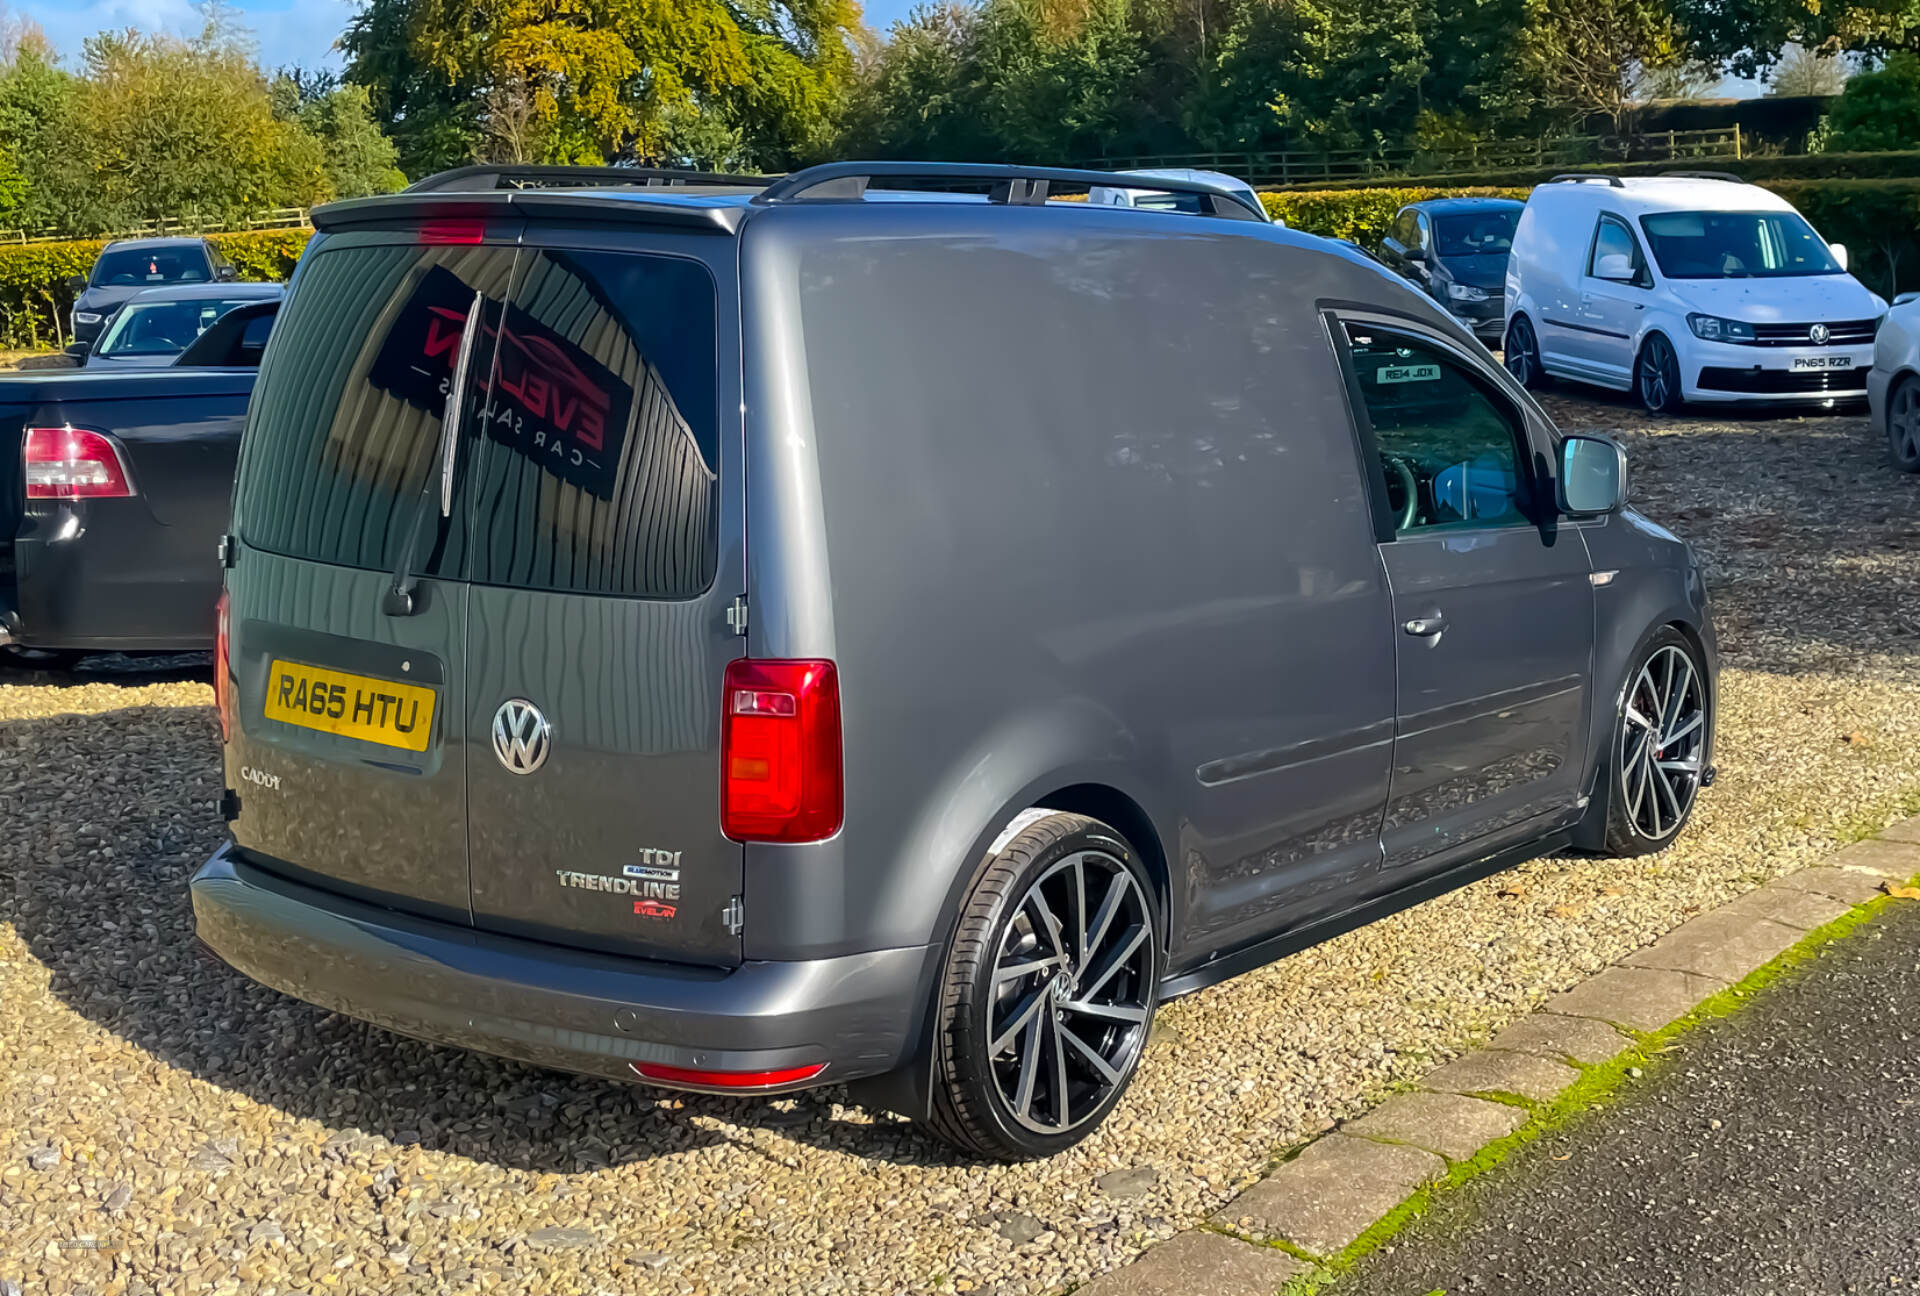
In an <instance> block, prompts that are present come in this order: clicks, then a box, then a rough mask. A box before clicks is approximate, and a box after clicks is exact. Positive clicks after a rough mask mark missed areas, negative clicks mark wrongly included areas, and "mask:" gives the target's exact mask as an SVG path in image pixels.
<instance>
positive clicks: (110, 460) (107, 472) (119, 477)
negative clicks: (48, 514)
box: [22, 427, 133, 499]
mask: <svg viewBox="0 0 1920 1296" xmlns="http://www.w3.org/2000/svg"><path fill="white" fill-rule="evenodd" d="M22 457H23V459H24V460H25V465H26V479H27V498H28V499H110V498H114V497H118V496H126V495H131V494H133V483H132V481H131V480H130V479H129V478H128V476H127V461H126V460H125V459H124V458H123V457H122V456H121V454H120V447H119V446H117V445H115V444H114V443H113V439H112V438H111V437H107V436H102V435H101V434H100V433H98V432H88V431H85V430H83V429H81V428H70V427H64V428H28V429H27V434H26V442H25V448H24V451H23V454H22Z"/></svg>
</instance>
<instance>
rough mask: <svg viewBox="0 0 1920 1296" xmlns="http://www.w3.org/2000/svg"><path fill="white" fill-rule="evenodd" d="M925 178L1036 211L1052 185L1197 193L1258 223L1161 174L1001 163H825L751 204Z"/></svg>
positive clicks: (1227, 198) (1235, 200) (1193, 183)
mask: <svg viewBox="0 0 1920 1296" xmlns="http://www.w3.org/2000/svg"><path fill="white" fill-rule="evenodd" d="M893 179H903V180H928V181H934V182H938V183H940V184H944V185H947V186H949V187H951V186H955V185H980V184H983V183H984V184H986V185H987V186H988V189H987V200H988V201H989V202H995V203H1006V204H1008V205H1010V206H1015V207H1037V206H1040V205H1041V204H1043V203H1045V202H1046V201H1047V195H1048V193H1049V191H1050V190H1051V188H1052V186H1054V185H1062V186H1065V187H1067V188H1074V189H1078V188H1088V189H1092V188H1108V189H1137V190H1141V191H1143V192H1148V193H1184V194H1196V195H1199V196H1200V197H1203V198H1206V199H1208V200H1210V201H1209V203H1208V207H1209V208H1210V210H1209V211H1208V213H1207V214H1208V215H1212V216H1220V217H1224V218H1226V219H1228V220H1261V219H1263V217H1264V213H1256V212H1255V211H1254V210H1253V209H1252V208H1251V207H1250V206H1248V205H1247V203H1246V202H1245V201H1244V200H1242V199H1241V198H1239V197H1237V196H1235V195H1234V194H1233V193H1231V192H1230V191H1228V190H1226V189H1222V188H1220V187H1219V186H1218V185H1211V184H1207V183H1205V182H1204V181H1199V180H1175V179H1171V178H1166V177H1162V176H1134V175H1123V174H1118V173H1115V172H1112V171H1083V170H1077V169H1073V168H1068V167H1030V166H1011V165H1007V164H1004V163H999V162H827V163H823V164H821V165H820V166H812V167H808V168H806V169H805V170H803V171H796V172H794V173H793V174H792V175H789V176H783V177H781V178H780V179H778V180H776V181H774V182H773V183H771V184H769V185H768V186H767V187H766V188H765V189H763V190H761V191H760V192H759V193H757V194H755V195H754V196H753V201H754V202H755V203H779V202H792V201H795V200H796V199H811V200H822V199H836V198H837V199H848V198H854V199H858V198H863V197H865V196H866V192H867V189H868V188H869V187H870V186H871V185H872V184H873V182H874V181H876V180H893Z"/></svg>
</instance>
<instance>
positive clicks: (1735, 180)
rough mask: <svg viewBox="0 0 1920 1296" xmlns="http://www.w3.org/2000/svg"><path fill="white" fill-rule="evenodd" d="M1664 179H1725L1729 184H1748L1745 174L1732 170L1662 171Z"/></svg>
mask: <svg viewBox="0 0 1920 1296" xmlns="http://www.w3.org/2000/svg"><path fill="white" fill-rule="evenodd" d="M1660 178H1661V179H1662V180H1724V181H1726V182H1727V183H1728V184H1746V183H1747V178H1746V177H1745V176H1737V175H1735V174H1733V173H1732V172H1731V171H1662V172H1661V173H1660Z"/></svg>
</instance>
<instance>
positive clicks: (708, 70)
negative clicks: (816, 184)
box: [341, 0, 862, 170]
mask: <svg viewBox="0 0 1920 1296" xmlns="http://www.w3.org/2000/svg"><path fill="white" fill-rule="evenodd" d="M861 30H862V29H861V28H860V14H859V8H858V5H857V3H856V0H368V3H367V4H366V5H364V6H363V7H362V9H361V10H360V12H359V13H358V14H357V15H356V16H355V17H354V19H353V20H352V22H351V23H350V24H349V26H348V29H347V32H346V35H345V36H343V37H342V39H341V47H342V48H343V49H344V50H345V51H346V53H347V79H348V80H349V81H351V82H353V83H355V84H357V85H362V86H365V87H366V88H367V89H368V91H369V93H370V102H371V105H372V108H373V111H374V112H375V114H376V116H377V117H378V119H379V120H380V121H381V122H382V123H384V124H385V125H386V126H387V127H388V128H389V129H390V130H391V131H392V133H393V136H394V138H395V141H396V143H397V144H398V145H399V146H400V150H401V161H402V163H403V165H405V166H406V167H408V168H409V169H414V170H426V169H429V168H431V167H438V166H446V165H453V164H457V163H458V162H462V161H467V160H470V159H472V158H475V157H482V158H488V159H494V160H514V161H541V162H576V161H605V160H619V159H653V158H661V157H667V156H672V155H673V150H674V147H675V146H674V141H673V139H672V138H671V135H670V129H669V128H670V126H672V125H675V124H678V126H679V127H680V129H682V130H683V131H684V130H686V129H690V124H691V123H692V122H694V121H695V120H696V117H695V116H692V115H690V114H697V120H699V121H700V124H701V128H702V129H703V130H706V131H707V132H708V133H707V134H706V135H704V136H702V137H701V138H702V139H704V140H706V141H707V142H708V143H710V142H711V140H712V138H713V136H712V134H711V130H710V129H709V128H712V127H715V126H717V127H719V128H720V129H722V130H730V131H735V132H737V133H738V134H739V136H740V145H739V150H738V151H739V153H740V154H741V155H742V156H743V157H744V158H751V159H753V160H756V161H759V162H761V163H764V164H778V163H782V162H785V161H787V160H789V159H791V158H794V157H796V156H799V155H802V154H804V153H806V152H807V151H809V150H811V149H819V148H822V147H824V146H825V141H826V140H827V138H828V130H829V127H830V125H831V123H832V121H833V118H834V115H835V111H836V109H837V107H838V104H839V101H840V96H841V93H842V90H843V88H844V86H845V83H846V81H847V80H848V78H849V77H850V75H851V72H852V66H853V50H852V42H853V40H854V39H855V37H856V36H857V34H858V33H859V32H860V31H861Z"/></svg>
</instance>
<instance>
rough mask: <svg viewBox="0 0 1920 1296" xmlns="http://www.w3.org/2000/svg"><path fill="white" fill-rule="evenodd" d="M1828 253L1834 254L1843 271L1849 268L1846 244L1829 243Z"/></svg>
mask: <svg viewBox="0 0 1920 1296" xmlns="http://www.w3.org/2000/svg"><path fill="white" fill-rule="evenodd" d="M1827 251H1829V252H1831V253H1833V259H1834V260H1835V261H1838V262H1839V263H1840V268H1841V269H1842V270H1845V269H1846V268H1847V245H1846V244H1845V243H1829V244H1827Z"/></svg>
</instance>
